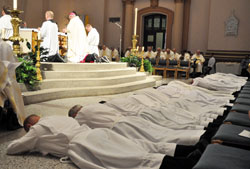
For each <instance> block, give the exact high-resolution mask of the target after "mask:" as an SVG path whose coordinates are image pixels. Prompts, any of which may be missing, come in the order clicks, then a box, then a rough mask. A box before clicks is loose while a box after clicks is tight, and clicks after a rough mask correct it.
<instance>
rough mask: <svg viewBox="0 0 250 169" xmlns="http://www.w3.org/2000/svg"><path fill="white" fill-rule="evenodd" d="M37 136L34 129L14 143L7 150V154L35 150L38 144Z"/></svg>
mask: <svg viewBox="0 0 250 169" xmlns="http://www.w3.org/2000/svg"><path fill="white" fill-rule="evenodd" d="M37 139H38V137H37V135H36V131H35V129H34V128H31V129H30V131H29V132H28V133H27V134H26V135H24V136H23V137H21V138H20V139H17V140H14V141H12V142H11V143H10V144H9V145H8V148H7V154H19V153H23V152H28V151H31V150H33V149H34V148H35V144H36V142H37Z"/></svg>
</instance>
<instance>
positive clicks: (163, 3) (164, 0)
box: [159, 0, 175, 12]
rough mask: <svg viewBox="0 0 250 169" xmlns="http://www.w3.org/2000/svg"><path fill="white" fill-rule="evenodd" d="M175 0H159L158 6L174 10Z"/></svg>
mask: <svg viewBox="0 0 250 169" xmlns="http://www.w3.org/2000/svg"><path fill="white" fill-rule="evenodd" d="M174 1H175V0H159V6H160V7H164V8H168V9H170V10H171V11H173V12H174V11H175V2H174Z"/></svg>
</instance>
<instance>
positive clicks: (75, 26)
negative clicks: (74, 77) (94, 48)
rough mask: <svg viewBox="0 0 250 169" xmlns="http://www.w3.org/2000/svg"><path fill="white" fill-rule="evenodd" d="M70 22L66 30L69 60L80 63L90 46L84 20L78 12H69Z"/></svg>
mask: <svg viewBox="0 0 250 169" xmlns="http://www.w3.org/2000/svg"><path fill="white" fill-rule="evenodd" d="M69 19H70V21H69V24H68V26H67V29H64V32H67V34H68V53H67V57H68V61H69V62H74V63H78V62H80V61H82V60H83V59H84V58H85V56H86V55H87V54H88V51H89V47H88V41H87V35H86V31H85V27H84V25H83V22H82V21H81V19H80V18H79V16H77V15H76V12H71V13H70V14H69Z"/></svg>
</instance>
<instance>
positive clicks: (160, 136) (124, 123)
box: [69, 104, 205, 156]
mask: <svg viewBox="0 0 250 169" xmlns="http://www.w3.org/2000/svg"><path fill="white" fill-rule="evenodd" d="M75 107H77V108H80V107H81V108H80V109H79V110H75ZM70 114H76V117H75V119H76V120H77V121H78V122H79V124H80V125H82V124H86V125H88V126H89V127H91V128H109V129H111V130H113V131H115V132H117V133H118V134H121V135H123V136H125V137H127V138H129V139H139V140H145V141H146V142H148V143H150V142H152V143H160V145H161V147H162V145H164V143H176V144H181V145H194V144H196V143H197V142H198V141H199V139H200V136H201V135H202V134H203V133H204V132H205V131H204V130H202V129H200V130H188V129H187V130H173V129H169V128H166V127H162V126H159V125H156V124H154V123H152V122H150V121H147V120H145V119H143V118H140V117H134V116H122V115H121V114H120V113H119V112H118V111H117V110H116V109H114V108H112V107H109V106H108V105H105V104H93V105H87V106H84V107H82V106H80V105H76V106H74V107H73V108H72V109H70V111H69V115H70ZM187 133H188V134H187ZM164 146H165V148H166V150H168V152H165V153H166V154H168V155H171V156H173V155H174V150H175V145H171V144H165V145H164Z"/></svg>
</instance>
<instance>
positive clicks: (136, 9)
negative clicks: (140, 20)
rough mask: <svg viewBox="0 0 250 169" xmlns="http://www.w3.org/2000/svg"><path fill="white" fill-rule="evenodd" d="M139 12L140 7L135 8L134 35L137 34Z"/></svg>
mask: <svg viewBox="0 0 250 169" xmlns="http://www.w3.org/2000/svg"><path fill="white" fill-rule="evenodd" d="M137 12H138V8H135V25H134V26H135V27H134V35H136V28H137Z"/></svg>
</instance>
